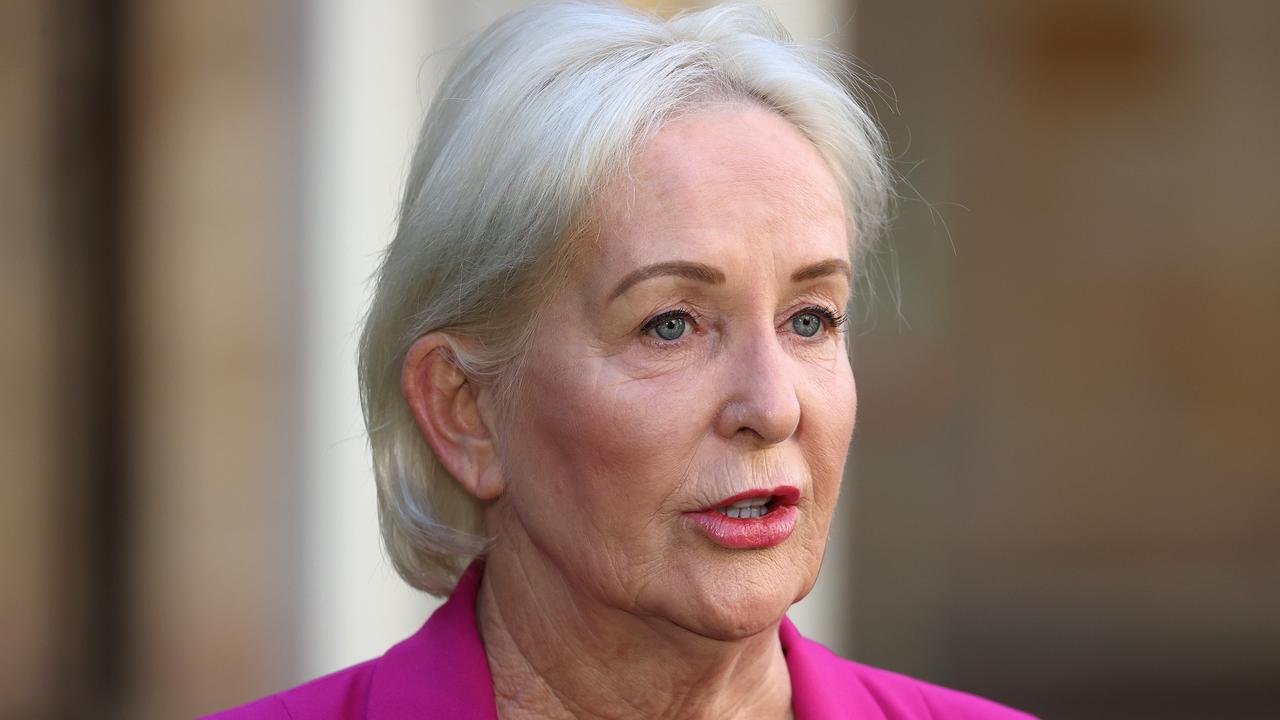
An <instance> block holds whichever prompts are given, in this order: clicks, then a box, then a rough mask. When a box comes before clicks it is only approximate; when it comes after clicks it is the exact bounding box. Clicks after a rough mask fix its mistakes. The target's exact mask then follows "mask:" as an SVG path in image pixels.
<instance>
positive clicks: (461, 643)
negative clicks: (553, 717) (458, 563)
mask: <svg viewBox="0 0 1280 720" xmlns="http://www.w3.org/2000/svg"><path fill="white" fill-rule="evenodd" d="M482 572H483V565H482V564H480V563H474V564H472V566H471V567H470V568H469V569H468V570H467V571H466V573H464V574H463V576H462V578H461V579H460V580H459V582H458V586H457V587H456V588H455V589H454V591H453V594H452V595H450V596H449V599H448V600H447V601H446V602H445V604H444V605H442V606H440V608H439V609H437V610H436V611H435V612H434V613H432V615H431V617H430V618H429V619H428V620H427V622H426V624H425V625H423V626H422V629H420V630H418V632H416V633H415V634H414V635H413V636H412V637H410V638H409V639H407V640H405V641H403V642H401V643H399V644H398V645H396V646H394V647H392V648H391V649H390V650H388V651H387V653H386V654H385V655H383V656H382V657H380V658H376V659H373V660H369V661H366V662H363V663H360V664H359V665H354V666H352V667H349V668H347V669H345V670H339V671H338V672H336V673H333V674H332V675H326V676H325V677H322V678H319V679H317V680H312V681H311V682H309V683H306V684H305V685H301V686H299V687H296V688H294V689H292V690H286V691H285V692H282V693H279V694H276V695H270V696H268V697H265V698H262V699H261V700H258V701H256V702H252V703H249V704H248V705H243V706H241V707H237V708H232V709H230V710H225V711H223V712H220V713H215V714H213V715H209V716H206V717H207V718H212V719H215V720H321V719H323V720H331V719H332V720H399V719H401V718H404V719H406V720H408V719H409V718H449V719H450V720H453V719H455V718H456V719H462V718H477V719H481V718H483V719H484V720H497V717H498V716H497V711H496V709H495V707H494V700H493V683H492V679H491V678H490V676H489V663H488V660H487V659H486V658H485V654H484V645H483V644H481V641H480V633H479V631H478V630H477V629H476V614H475V606H476V591H477V588H478V587H479V585H480V576H481V573H482ZM778 635H779V639H780V640H781V641H782V651H783V653H784V654H785V655H786V658H787V669H788V670H789V671H790V672H791V706H792V710H793V711H794V713H795V717H796V720H829V719H831V718H850V719H851V720H855V719H856V720H917V719H918V720H1034V718H1032V716H1030V715H1027V714H1025V713H1021V712H1018V711H1016V710H1011V709H1009V708H1007V707H1004V706H1002V705H997V704H996V703H993V702H990V701H988V700H983V699H982V698H978V697H974V696H973V695H967V694H965V693H962V692H957V691H955V690H948V689H947V688H943V687H939V686H937V685H930V684H929V683H925V682H921V681H919V680H913V679H911V678H909V677H906V676H904V675H899V674H897V673H892V672H889V671H887V670H878V669H876V668H873V667H869V666H866V665H862V664H859V663H855V662H851V661H849V660H844V659H842V658H840V657H838V656H836V655H835V654H834V653H832V652H831V651H830V650H828V649H826V648H825V647H823V646H821V645H819V644H818V643H816V642H813V641H812V640H807V639H805V638H804V637H801V635H800V633H799V631H797V630H796V628H795V626H794V625H792V624H791V621H790V620H788V619H786V618H785V617H784V618H783V619H782V623H781V625H780V626H779V630H778Z"/></svg>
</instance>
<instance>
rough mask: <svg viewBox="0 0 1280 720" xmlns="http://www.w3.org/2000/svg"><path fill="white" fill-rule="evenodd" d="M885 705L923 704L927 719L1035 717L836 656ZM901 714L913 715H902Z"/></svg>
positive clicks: (1015, 719)
mask: <svg viewBox="0 0 1280 720" xmlns="http://www.w3.org/2000/svg"><path fill="white" fill-rule="evenodd" d="M839 662H841V663H842V664H844V665H845V666H846V672H849V673H852V674H856V675H857V677H858V679H859V680H860V681H861V682H862V684H863V685H864V686H866V688H867V690H868V691H870V692H871V694H872V695H874V696H875V697H876V699H877V700H879V701H880V702H881V704H883V705H886V706H892V705H900V706H905V707H910V706H915V705H917V704H918V705H923V707H924V709H925V710H926V711H927V712H928V715H926V716H924V717H927V718H929V720H1035V718H1034V716H1032V715H1028V714H1027V713H1024V712H1021V711H1019V710H1014V709H1013V708H1010V707H1006V706H1004V705H1001V704H999V703H996V702H993V701H991V700H988V699H986V698H982V697H978V696H977V695H971V694H969V693H966V692H961V691H959V690H953V689H951V688H947V687H942V686H941V685H934V684H932V683H928V682H925V681H923V680H917V679H915V678H913V677H908V676H906V675H902V674H900V673H896V672H891V671H889V670H882V669H880V668H875V667H871V666H870V665H863V664H861V663H855V662H852V661H850V660H844V659H842V658H841V659H839ZM903 717H914V716H910V715H903Z"/></svg>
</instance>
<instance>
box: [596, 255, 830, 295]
mask: <svg viewBox="0 0 1280 720" xmlns="http://www.w3.org/2000/svg"><path fill="white" fill-rule="evenodd" d="M663 275H675V276H677V277H683V278H688V279H690V280H696V281H698V282H704V283H707V284H708V285H719V284H721V283H723V282H724V280H725V277H724V273H723V272H721V271H719V270H717V269H716V268H713V267H711V266H710V265H704V264H702V263H696V262H685V261H679V260H677V261H674V262H661V263H654V264H653V265H646V266H645V267H642V268H640V269H639V270H636V271H634V272H632V273H630V274H628V275H627V276H626V277H624V278H622V282H620V283H618V286H617V287H615V288H614V289H613V292H611V293H609V299H608V300H606V301H605V302H606V303H610V302H613V301H614V300H615V299H617V297H618V296H619V295H621V294H623V293H624V292H626V291H628V290H630V289H631V287H632V286H633V285H635V284H636V283H640V282H644V281H645V280H650V279H652V278H655V277H661V276H663ZM827 275H844V276H845V278H846V279H847V280H849V281H850V282H852V281H853V269H852V268H851V267H850V266H849V263H848V262H846V261H844V260H841V259H839V258H831V259H830V260H822V261H820V262H816V263H814V264H812V265H806V266H804V267H802V268H800V269H799V270H796V271H795V272H793V273H791V282H793V283H797V282H804V281H806V280H814V279H816V278H820V277H826V276H827Z"/></svg>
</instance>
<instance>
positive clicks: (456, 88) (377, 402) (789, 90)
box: [359, 2, 889, 595]
mask: <svg viewBox="0 0 1280 720" xmlns="http://www.w3.org/2000/svg"><path fill="white" fill-rule="evenodd" d="M856 83H857V79H856V78H855V77H854V76H853V75H852V73H851V71H850V70H849V69H848V66H846V65H845V64H844V63H843V62H842V59H841V58H840V56H839V55H837V54H836V53H835V52H833V51H830V50H824V49H818V48H813V47H805V46H801V45H798V44H796V43H795V42H793V41H792V39H791V37H790V35H789V34H788V33H787V31H786V30H785V29H784V28H783V27H782V26H781V24H779V22H778V21H777V20H776V19H775V18H774V17H773V16H772V15H771V14H770V13H769V12H768V11H766V10H764V9H761V8H758V7H754V6H748V5H729V6H721V7H713V8H709V9H706V10H702V11H698V12H686V13H681V14H678V15H676V16H674V17H672V18H670V19H663V18H661V17H659V16H656V15H652V14H648V13H644V12H641V11H638V10H635V9H632V8H629V7H626V6H624V5H622V4H620V3H618V4H597V3H588V2H558V3H549V4H537V5H533V6H530V7H527V8H524V9H521V10H517V11H515V12H512V13H510V14H508V15H506V16H505V17H503V18H501V19H500V20H498V21H497V22H496V23H494V24H493V25H491V26H489V27H488V28H487V29H485V30H484V31H483V32H481V33H480V34H479V35H478V36H477V37H475V38H474V39H472V40H471V41H470V42H468V43H467V44H466V45H465V46H464V47H463V48H462V50H461V54H460V56H459V57H458V59H457V60H456V61H455V63H454V64H453V66H452V67H451V69H450V70H449V72H448V74H447V76H446V77H445V79H444V81H443V83H442V85H441V87H440V89H439V91H438V92H437V94H436V95H435V97H434V100H433V101H432V103H431V106H430V108H429V110H428V111H427V114H426V117H425V119H424V121H423V125H422V130H421V133H420V136H419V139H418V144H417V149H416V150H415V152H414V155H413V161H412V165H411V168H410V172H409V177H408V181H407V183H406V186H405V189H404V197H403V200H402V203H401V207H400V217H399V227H398V229H397V231H396V235H395V238H394V239H393V240H392V242H391V244H390V246H389V247H388V248H387V251H386V254H385V256H384V258H383V260H382V264H381V266H380V269H379V271H378V275H377V287H376V292H375V295H374V299H373V302H372V305H371V307H370V310H369V313H368V316H367V317H366V320H365V325H364V331H363V333H362V335H361V338H360V349H359V374H360V390H361V400H362V404H363V407H364V415H365V423H366V427H367V429H368V432H369V439H370V444H371V448H372V453H373V467H374V473H375V475H376V477H377V484H378V511H379V518H380V521H381V527H382V537H383V540H384V542H385V544H386V548H387V552H388V554H389V555H390V558H391V561H392V563H393V564H394V566H395V568H396V570H397V571H398V572H399V573H400V574H401V576H403V577H404V578H405V580H406V581H408V582H409V583H410V584H411V585H413V586H415V587H418V588H420V589H423V590H426V591H427V592H430V593H432V594H436V595H443V594H447V593H448V592H449V591H450V590H451V588H452V587H453V585H454V584H455V583H456V581H457V577H458V575H459V574H460V573H461V571H462V570H463V569H465V567H466V565H467V564H468V562H469V561H470V560H471V559H472V557H474V556H475V555H478V554H481V553H483V552H485V550H486V548H487V546H488V543H489V538H488V537H487V535H486V531H485V526H484V517H483V505H482V503H481V502H480V501H478V500H477V499H475V498H474V497H473V496H471V495H470V494H468V493H467V492H466V490H464V489H463V488H462V487H461V486H460V485H459V484H458V483H457V482H456V481H455V480H454V479H453V478H452V477H451V476H450V475H449V473H448V472H447V471H446V470H445V469H444V467H443V466H442V465H441V464H440V462H439V461H438V460H437V458H436V457H435V455H434V453H433V452H432V449H431V447H430V445H428V444H427V442H426V441H425V440H424V438H423V437H422V435H421V433H420V432H419V430H418V428H417V425H416V424H415V422H414V419H413V416H412V414H411V412H410V410H409V407H408V404H407V402H406V400H405V399H404V397H403V395H402V393H401V385H400V380H401V372H402V365H403V363H404V359H405V355H406V352H407V350H408V349H409V347H410V345H412V344H413V342H414V341H415V340H417V339H418V338H419V337H421V336H423V335H425V334H427V333H431V332H436V331H442V332H444V333H445V334H446V335H447V336H448V337H449V338H450V339H451V342H450V346H451V350H452V354H453V359H454V361H455V362H456V363H457V364H458V366H459V367H460V368H461V369H462V370H463V372H464V373H465V374H466V375H467V376H468V377H469V378H470V379H471V380H472V381H474V382H485V383H494V387H495V397H497V398H498V399H499V400H498V402H499V403H505V402H506V399H507V398H510V397H512V393H511V388H512V387H513V386H514V383H516V382H517V378H518V376H519V368H520V365H521V360H522V358H523V351H524V349H525V348H526V347H527V341H528V336H529V331H530V329H531V328H532V327H533V325H534V322H535V318H536V313H537V312H538V309H539V307H540V306H541V305H542V303H543V301H544V300H545V298H547V297H548V296H549V294H550V293H552V292H554V291H555V289H556V288H557V287H558V286H559V283H561V282H562V281H563V279H564V277H565V276H566V274H567V268H568V267H570V265H571V264H572V258H573V256H574V253H575V252H578V251H579V250H580V248H579V247H578V246H580V245H582V243H580V242H575V238H576V237H578V236H579V235H581V234H582V233H581V232H578V231H579V230H580V229H581V227H582V225H583V222H582V219H583V218H584V214H585V212H586V208H587V204H588V202H589V200H590V199H591V198H592V197H593V193H595V192H596V191H597V190H598V189H599V188H601V187H602V186H603V185H604V184H605V182H606V181H607V180H608V179H609V178H610V177H613V176H615V175H617V174H618V173H620V172H625V170H626V167H627V163H628V161H629V160H630V158H631V157H632V155H633V153H634V151H635V150H636V148H637V147H638V146H639V145H641V144H642V143H643V142H644V141H645V140H646V139H647V138H649V137H652V135H653V134H654V133H655V132H657V131H658V130H659V129H660V128H661V126H662V125H663V123H665V122H666V121H668V120H670V119H671V118H673V117H675V116H677V115H680V114H682V113H689V112H692V111H695V110H697V109H699V108H702V107H705V106H707V105H708V104H713V103H723V102H724V101H735V100H745V101H748V102H752V103H756V104H759V105H761V106H763V107H766V108H768V109H770V110H772V111H774V112H776V113H778V114H779V115H780V116H781V117H783V118H784V119H786V120H787V121H789V122H790V123H791V124H792V125H794V126H795V127H796V128H797V129H799V130H800V131H801V132H802V133H803V134H804V135H805V136H806V137H807V138H808V139H809V140H810V141H812V142H813V144H814V145H815V146H816V147H817V148H818V150H819V151H820V153H821V154H822V156H823V157H824V158H825V159H826V161H827V164H828V166H829V167H830V169H831V171H832V173H833V175H834V176H835V178H836V181H837V182H838V183H839V185H840V187H841V189H842V191H843V194H844V202H845V209H846V217H847V218H849V223H848V224H849V231H850V243H851V252H850V256H851V258H853V260H854V266H855V267H859V265H860V263H859V262H858V260H859V259H860V258H862V257H863V256H864V255H865V252H866V250H867V249H868V248H869V247H870V246H871V244H872V243H873V242H874V241H875V239H876V237H877V236H878V233H879V231H880V228H881V225H882V224H883V222H884V220H885V213H886V207H887V200H888V196H889V172H888V170H887V165H886V160H885V154H884V146H883V141H882V139H881V135H880V133H879V131H878V130H877V128H876V126H875V123H874V122H873V121H872V119H871V118H870V116H869V115H868V114H867V112H866V111H865V110H864V109H863V108H862V107H861V106H860V104H859V102H858V101H857V99H856V97H855V95H854V94H853V91H852V88H853V87H855V85H856Z"/></svg>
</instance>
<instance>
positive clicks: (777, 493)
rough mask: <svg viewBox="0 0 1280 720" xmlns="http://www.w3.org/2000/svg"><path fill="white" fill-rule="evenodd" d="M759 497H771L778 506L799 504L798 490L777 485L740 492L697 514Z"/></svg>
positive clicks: (788, 486) (789, 486)
mask: <svg viewBox="0 0 1280 720" xmlns="http://www.w3.org/2000/svg"><path fill="white" fill-rule="evenodd" d="M759 497H771V498H773V502H775V503H777V504H778V505H795V504H796V503H798V502H800V489H799V488H797V487H793V486H791V485H779V486H778V487H776V488H773V489H772V490H769V489H765V488H756V489H754V490H747V491H746V492H740V493H738V494H737V495H730V496H729V497H727V498H724V499H723V500H720V501H718V502H716V503H715V504H713V505H711V506H710V507H707V508H704V509H702V510H700V511H699V512H707V511H709V510H719V509H721V508H726V507H729V506H730V505H732V504H734V503H736V502H741V501H743V500H750V499H751V498H759Z"/></svg>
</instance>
